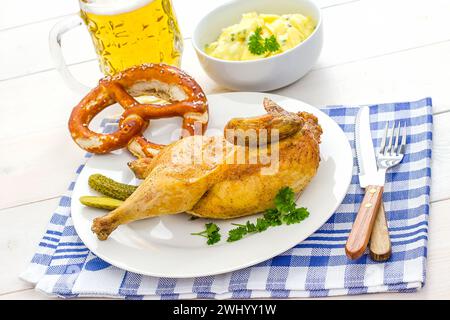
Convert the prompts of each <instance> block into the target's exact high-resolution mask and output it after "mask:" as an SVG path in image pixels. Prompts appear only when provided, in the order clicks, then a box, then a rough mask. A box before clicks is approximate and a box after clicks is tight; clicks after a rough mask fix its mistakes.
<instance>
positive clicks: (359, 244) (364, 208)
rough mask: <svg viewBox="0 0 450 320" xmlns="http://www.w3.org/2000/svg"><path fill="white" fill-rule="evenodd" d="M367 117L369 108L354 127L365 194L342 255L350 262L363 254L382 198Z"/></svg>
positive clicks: (382, 177)
mask: <svg viewBox="0 0 450 320" xmlns="http://www.w3.org/2000/svg"><path fill="white" fill-rule="evenodd" d="M369 117H370V110H369V107H367V106H364V107H361V108H360V109H359V111H358V114H357V116H356V123H355V145H356V158H357V160H358V169H359V173H358V175H359V184H360V185H361V187H362V188H364V189H365V194H364V199H363V201H362V203H361V206H360V208H359V211H358V214H357V215H356V219H355V222H354V223H353V226H352V230H351V231H350V235H349V236H348V239H347V243H346V244H345V253H346V254H347V256H348V257H349V258H350V259H358V258H359V257H361V256H362V255H363V253H364V251H365V250H366V248H367V244H368V242H369V238H370V235H371V233H372V229H373V225H374V223H375V219H376V216H377V213H378V210H379V209H380V205H381V200H382V195H383V186H384V179H385V177H384V174H382V173H379V172H378V167H377V162H376V159H375V151H374V148H373V142H372V134H371V132H370V119H369Z"/></svg>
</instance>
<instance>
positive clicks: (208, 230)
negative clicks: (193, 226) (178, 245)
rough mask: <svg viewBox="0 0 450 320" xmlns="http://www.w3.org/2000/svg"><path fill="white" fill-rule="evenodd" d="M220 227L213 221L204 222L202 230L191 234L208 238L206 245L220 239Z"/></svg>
mask: <svg viewBox="0 0 450 320" xmlns="http://www.w3.org/2000/svg"><path fill="white" fill-rule="evenodd" d="M219 231H220V228H219V227H218V226H217V224H215V223H205V230H204V231H202V232H197V233H191V235H193V236H202V237H205V238H207V239H208V241H207V242H206V243H207V244H208V245H212V244H214V243H216V242H219V241H220V233H219Z"/></svg>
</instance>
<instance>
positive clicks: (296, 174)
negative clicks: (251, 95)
mask: <svg viewBox="0 0 450 320" xmlns="http://www.w3.org/2000/svg"><path fill="white" fill-rule="evenodd" d="M264 107H265V109H266V111H267V114H266V115H263V116H260V117H254V118H239V119H238V118H236V119H232V120H230V121H229V122H228V124H227V125H226V127H225V130H224V136H220V137H219V136H215V137H205V136H191V137H186V138H183V139H181V140H179V141H176V142H174V143H172V144H170V145H168V146H167V147H166V148H164V149H163V150H161V152H160V153H159V154H158V155H157V156H156V157H155V158H153V159H148V158H144V159H138V160H136V161H135V162H133V163H131V164H130V167H131V169H132V170H133V171H134V172H135V173H136V175H137V176H138V177H141V178H145V180H144V181H143V182H142V184H141V185H140V186H139V187H138V188H137V190H136V191H135V192H134V193H133V194H132V195H131V196H130V197H129V198H128V199H127V200H126V201H125V202H124V203H123V204H122V205H121V206H120V207H118V208H117V209H115V210H114V211H111V212H110V213H108V214H106V215H105V216H102V217H99V218H96V219H95V220H94V222H93V225H92V231H93V232H95V233H96V234H97V236H98V238H99V239H100V240H105V239H107V238H108V236H109V235H110V234H111V232H113V231H114V230H115V229H116V228H117V227H118V226H119V225H121V224H126V223H129V222H132V221H135V220H140V219H146V218H151V217H155V216H160V215H165V214H177V213H182V212H188V213H190V214H192V215H195V216H198V217H203V218H213V219H229V218H235V217H241V216H247V215H251V214H255V213H258V212H261V211H264V210H266V209H268V208H270V207H272V206H273V200H274V198H275V196H276V194H277V193H278V191H279V190H280V189H281V188H282V187H285V186H289V187H291V188H292V189H293V190H294V191H295V192H297V193H298V192H301V191H302V190H303V189H304V188H305V187H306V186H307V185H308V183H309V182H310V181H311V179H312V178H313V177H314V175H315V174H316V172H317V169H318V166H319V161H320V156H319V143H320V136H321V133H322V129H321V127H320V125H319V124H318V121H317V118H316V117H315V116H313V115H312V114H309V113H306V112H299V113H291V112H287V111H285V110H283V109H282V108H281V107H279V106H278V105H276V104H275V103H274V102H273V101H271V100H269V99H265V100H264ZM255 141H256V142H255Z"/></svg>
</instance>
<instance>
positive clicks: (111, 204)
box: [80, 196, 123, 210]
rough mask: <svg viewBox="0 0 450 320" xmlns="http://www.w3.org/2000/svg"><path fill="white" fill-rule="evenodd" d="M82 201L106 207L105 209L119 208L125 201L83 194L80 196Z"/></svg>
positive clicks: (100, 207) (102, 207)
mask: <svg viewBox="0 0 450 320" xmlns="http://www.w3.org/2000/svg"><path fill="white" fill-rule="evenodd" d="M80 202H81V203H82V204H84V205H85V206H88V207H92V208H98V209H105V210H114V209H116V208H118V207H119V206H120V205H121V204H122V203H123V201H122V200H117V199H113V198H109V197H97V196H83V197H80Z"/></svg>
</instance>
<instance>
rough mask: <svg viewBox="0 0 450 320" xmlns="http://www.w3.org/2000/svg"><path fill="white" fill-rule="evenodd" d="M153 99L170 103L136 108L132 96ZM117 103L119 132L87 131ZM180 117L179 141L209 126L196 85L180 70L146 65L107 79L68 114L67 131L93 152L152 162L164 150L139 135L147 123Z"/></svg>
mask: <svg viewBox="0 0 450 320" xmlns="http://www.w3.org/2000/svg"><path fill="white" fill-rule="evenodd" d="M142 95H153V96H157V97H160V98H162V99H164V100H166V101H169V103H168V104H165V105H158V104H151V103H139V102H138V101H137V100H136V99H135V97H139V96H142ZM115 102H117V103H119V104H120V105H121V106H122V107H123V108H124V109H125V112H124V113H123V114H122V116H121V118H120V120H119V127H118V130H117V131H115V132H113V133H108V134H102V133H97V132H93V131H91V130H90V129H89V123H90V122H91V121H92V119H93V118H94V117H95V116H96V115H97V114H98V113H100V112H101V111H102V110H103V109H105V108H106V107H108V106H110V105H112V104H114V103H115ZM169 117H182V118H183V124H182V132H183V134H182V135H183V136H186V135H194V134H203V133H204V131H205V130H206V126H207V124H208V103H207V100H206V96H205V94H204V93H203V91H202V89H201V87H200V86H199V85H198V83H197V82H196V81H195V80H194V79H193V78H191V77H190V76H189V75H187V74H186V73H185V72H183V71H181V70H180V69H178V68H176V67H173V66H168V65H165V64H144V65H141V66H137V67H132V68H129V69H127V70H125V71H122V72H120V73H118V74H116V75H114V76H109V77H105V78H103V79H102V80H100V81H99V84H98V86H97V87H95V88H94V89H92V91H91V92H90V93H89V94H88V95H87V96H86V97H85V98H84V99H83V100H81V102H80V103H79V104H78V105H77V106H76V107H75V108H74V109H73V110H72V114H71V115H70V119H69V130H70V132H71V135H72V138H73V140H74V141H75V142H76V143H77V144H78V145H79V146H80V147H81V148H83V149H85V150H87V151H89V152H92V153H99V154H101V153H107V152H110V151H113V150H116V149H119V148H123V147H125V146H128V149H129V150H130V152H131V153H133V154H134V155H135V156H137V157H152V156H154V155H155V154H156V153H157V152H158V151H159V150H160V149H161V148H163V147H164V145H160V144H156V143H152V142H150V141H148V140H147V139H146V138H144V136H143V135H142V132H143V131H144V130H145V129H146V128H147V126H148V124H149V120H150V119H160V118H169Z"/></svg>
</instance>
